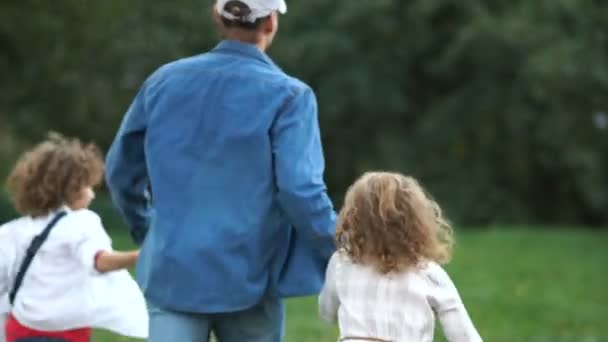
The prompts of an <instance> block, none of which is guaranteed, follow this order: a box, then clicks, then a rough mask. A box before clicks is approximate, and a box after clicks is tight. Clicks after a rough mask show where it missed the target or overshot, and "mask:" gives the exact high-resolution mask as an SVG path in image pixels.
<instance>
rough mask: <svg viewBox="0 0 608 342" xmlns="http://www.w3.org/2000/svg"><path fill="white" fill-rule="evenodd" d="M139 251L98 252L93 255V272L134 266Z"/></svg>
mask: <svg viewBox="0 0 608 342" xmlns="http://www.w3.org/2000/svg"><path fill="white" fill-rule="evenodd" d="M138 256H139V251H138V250H137V251H129V252H115V251H100V252H98V253H97V254H96V255H95V270H97V272H99V273H106V272H112V271H117V270H122V269H125V268H129V267H132V266H134V265H135V263H136V262H137V257H138Z"/></svg>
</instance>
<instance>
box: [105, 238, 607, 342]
mask: <svg viewBox="0 0 608 342" xmlns="http://www.w3.org/2000/svg"><path fill="white" fill-rule="evenodd" d="M112 235H113V238H114V242H115V245H116V247H117V248H128V247H130V244H129V239H128V238H127V235H126V234H124V233H122V232H117V231H114V232H113V233H112ZM447 269H448V272H449V273H450V275H451V276H452V278H453V279H454V281H455V283H456V286H457V287H458V288H459V290H460V293H461V296H462V297H463V300H464V302H465V305H466V306H467V309H468V310H469V313H470V315H471V316H472V318H473V321H474V323H475V325H476V326H477V328H478V329H479V331H480V333H481V335H482V337H484V340H485V341H513V342H516V341H517V342H519V341H539V342H542V341H547V342H549V341H551V342H556V341H573V342H592V341H608V323H606V320H607V319H608V274H607V272H606V270H608V233H605V232H602V233H600V232H590V231H583V230H565V229H564V230H531V229H492V230H486V231H475V232H462V233H459V234H457V247H456V254H455V257H454V261H453V262H452V264H450V265H449V266H448V267H447ZM335 331H336V330H335V328H334V327H331V326H328V325H325V324H323V323H321V322H319V320H318V319H317V315H316V299H315V298H303V299H294V300H290V301H289V302H288V318H287V336H286V341H287V342H333V341H335V340H336V333H335ZM436 340H437V341H444V340H443V338H442V335H441V332H440V331H438V333H437V335H436ZM114 341H130V340H129V339H126V338H120V337H117V336H114V335H111V334H108V333H105V332H96V334H95V336H94V338H93V342H114ZM167 342H173V341H167Z"/></svg>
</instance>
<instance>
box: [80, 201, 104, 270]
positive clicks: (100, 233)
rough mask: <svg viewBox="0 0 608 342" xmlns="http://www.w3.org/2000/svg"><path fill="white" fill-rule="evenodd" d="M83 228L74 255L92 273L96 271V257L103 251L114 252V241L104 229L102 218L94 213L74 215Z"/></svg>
mask: <svg viewBox="0 0 608 342" xmlns="http://www.w3.org/2000/svg"><path fill="white" fill-rule="evenodd" d="M73 215H74V217H73V218H72V219H74V220H78V221H79V222H78V226H79V227H82V228H83V229H81V230H80V231H81V235H80V238H79V239H78V240H77V241H76V242H75V244H74V254H75V255H76V257H77V258H78V260H80V263H81V264H82V265H83V266H84V267H85V268H86V269H88V270H90V271H91V272H96V270H95V256H96V255H97V253H99V252H101V251H111V250H112V240H111V239H110V237H109V236H108V233H106V231H105V230H104V228H103V225H102V223H101V218H100V217H99V216H98V215H97V214H95V213H94V212H92V211H82V212H78V213H74V214H73Z"/></svg>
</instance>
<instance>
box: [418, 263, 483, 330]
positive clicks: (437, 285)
mask: <svg viewBox="0 0 608 342" xmlns="http://www.w3.org/2000/svg"><path fill="white" fill-rule="evenodd" d="M426 275H427V280H428V283H429V287H430V291H429V295H428V301H429V304H430V305H431V307H432V308H433V310H434V311H435V313H436V314H437V317H438V318H439V322H440V323H441V327H442V329H443V333H444V335H445V337H446V338H447V340H448V341H449V342H479V341H482V339H481V336H479V333H478V332H477V330H476V329H475V326H474V325H473V322H472V321H471V318H470V317H469V314H468V313H467V310H466V309H465V307H464V304H463V303H462V300H461V299H460V295H459V294H458V290H457V289H456V286H454V283H453V282H452V280H451V279H450V277H449V275H448V274H447V273H446V272H445V270H443V268H441V266H439V265H437V264H430V265H429V266H428V269H427V274H426Z"/></svg>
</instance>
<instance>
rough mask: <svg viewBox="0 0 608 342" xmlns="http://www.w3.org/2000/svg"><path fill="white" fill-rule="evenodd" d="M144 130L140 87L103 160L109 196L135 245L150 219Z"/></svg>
mask: <svg viewBox="0 0 608 342" xmlns="http://www.w3.org/2000/svg"><path fill="white" fill-rule="evenodd" d="M146 126H147V115H146V111H145V85H144V87H142V89H141V90H140V91H139V93H138V94H137V96H136V97H135V99H134V100H133V103H132V104H131V106H130V107H129V109H128V111H127V113H126V114H125V117H124V119H123V121H122V124H121V126H120V128H119V130H118V133H117V134H116V137H115V138H114V142H113V143H112V146H111V147H110V150H109V151H108V155H107V158H106V183H107V184H108V188H109V190H110V194H111V195H112V199H113V201H114V203H115V204H116V206H117V207H118V209H119V210H120V212H121V213H122V215H123V217H124V218H125V220H126V221H127V224H128V227H129V229H130V232H131V236H132V238H133V240H134V241H135V243H137V244H138V245H139V244H141V243H142V242H143V240H144V238H145V236H146V232H147V230H148V226H149V222H150V215H151V206H150V194H149V191H148V184H149V180H148V170H147V167H146V156H145V149H144V139H145V136H146Z"/></svg>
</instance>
